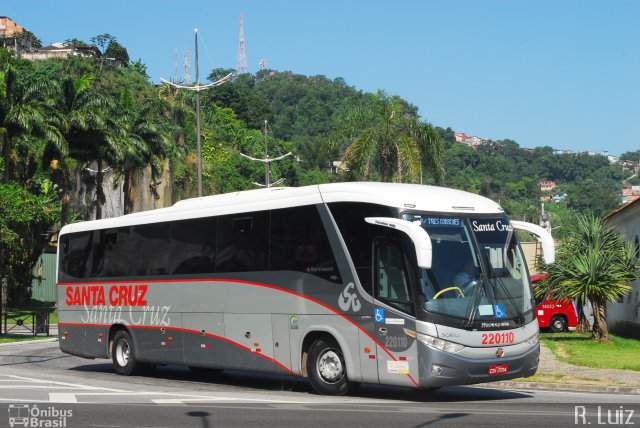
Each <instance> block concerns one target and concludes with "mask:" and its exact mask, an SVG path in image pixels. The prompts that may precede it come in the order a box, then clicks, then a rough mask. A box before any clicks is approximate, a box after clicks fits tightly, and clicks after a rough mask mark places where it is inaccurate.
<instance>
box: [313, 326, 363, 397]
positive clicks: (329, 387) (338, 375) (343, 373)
mask: <svg viewBox="0 0 640 428" xmlns="http://www.w3.org/2000/svg"><path fill="white" fill-rule="evenodd" d="M307 373H308V374H309V381H310V382H311V386H312V387H313V389H315V390H316V392H318V393H319V394H323V395H345V394H347V393H348V392H350V391H351V390H352V389H353V388H354V387H356V386H357V384H355V383H353V382H350V381H349V379H348V378H347V367H346V364H345V362H344V356H343V354H342V349H340V346H339V345H338V344H337V343H336V341H335V340H333V339H329V338H320V339H316V341H314V342H313V343H312V344H311V347H310V348H309V353H308V359H307Z"/></svg>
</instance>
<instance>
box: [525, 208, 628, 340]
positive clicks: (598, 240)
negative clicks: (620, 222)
mask: <svg viewBox="0 0 640 428" xmlns="http://www.w3.org/2000/svg"><path fill="white" fill-rule="evenodd" d="M546 268H547V272H548V274H549V277H548V279H547V280H546V281H544V282H543V283H542V284H541V285H542V287H541V288H540V289H538V287H536V294H542V293H545V292H552V293H553V296H554V298H558V299H563V298H567V299H576V300H578V301H583V302H584V301H586V299H589V301H591V304H592V306H593V315H594V324H593V330H592V337H593V338H594V339H596V340H599V341H600V342H609V330H608V328H607V320H606V308H607V301H610V302H614V301H616V300H618V299H621V298H623V297H624V296H625V295H626V294H628V293H629V291H630V290H631V287H630V285H629V283H630V282H631V281H633V280H634V279H636V273H635V272H636V269H637V268H638V266H637V265H636V263H635V257H634V252H633V249H632V248H631V246H630V245H629V244H628V242H626V241H625V240H624V238H623V237H622V235H621V234H620V233H618V232H617V231H615V230H614V229H611V228H605V227H604V225H603V223H602V220H600V219H599V218H596V217H594V216H592V215H589V216H582V215H581V216H579V217H578V219H577V222H576V225H575V227H574V229H573V230H572V231H571V233H570V237H569V238H568V239H567V241H566V242H565V243H563V244H562V245H561V246H560V248H559V249H558V252H557V256H556V262H555V263H554V264H552V265H549V266H547V267H546Z"/></svg>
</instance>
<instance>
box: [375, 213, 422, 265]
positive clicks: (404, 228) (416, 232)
mask: <svg viewBox="0 0 640 428" xmlns="http://www.w3.org/2000/svg"><path fill="white" fill-rule="evenodd" d="M364 220H365V221H366V222H367V223H369V224H373V225H376V226H381V227H388V228H389V229H395V230H398V231H400V232H402V233H404V234H405V235H407V236H409V238H410V239H411V241H412V242H413V245H414V247H415V250H416V258H417V260H418V267H421V268H423V269H431V260H432V257H433V247H432V245H431V238H430V237H429V234H428V233H427V231H426V230H424V229H423V228H422V227H420V226H419V225H417V224H415V223H411V222H410V221H407V220H402V219H399V218H392V217H366V218H365V219H364Z"/></svg>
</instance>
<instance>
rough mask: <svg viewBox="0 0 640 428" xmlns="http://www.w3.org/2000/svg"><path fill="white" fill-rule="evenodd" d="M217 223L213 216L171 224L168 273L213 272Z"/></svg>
mask: <svg viewBox="0 0 640 428" xmlns="http://www.w3.org/2000/svg"><path fill="white" fill-rule="evenodd" d="M217 224H218V222H217V219H216V218H215V217H209V218H197V219H190V220H182V221H174V222H173V223H172V224H171V256H170V257H169V273H170V274H191V273H213V272H215V259H216V226H217Z"/></svg>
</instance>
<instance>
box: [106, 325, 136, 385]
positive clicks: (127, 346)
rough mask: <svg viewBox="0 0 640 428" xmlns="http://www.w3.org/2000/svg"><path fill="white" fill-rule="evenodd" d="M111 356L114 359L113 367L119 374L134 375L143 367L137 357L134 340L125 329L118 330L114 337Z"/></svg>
mask: <svg viewBox="0 0 640 428" xmlns="http://www.w3.org/2000/svg"><path fill="white" fill-rule="evenodd" d="M111 358H112V360H113V368H114V369H115V371H116V373H117V374H119V375H124V376H133V375H135V374H138V373H139V372H140V370H141V369H142V365H141V364H140V363H139V362H138V361H137V359H136V353H135V350H134V348H133V340H131V336H130V335H129V333H128V332H126V331H125V330H120V331H118V332H117V333H116V335H115V336H114V337H113V352H112V354H111Z"/></svg>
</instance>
